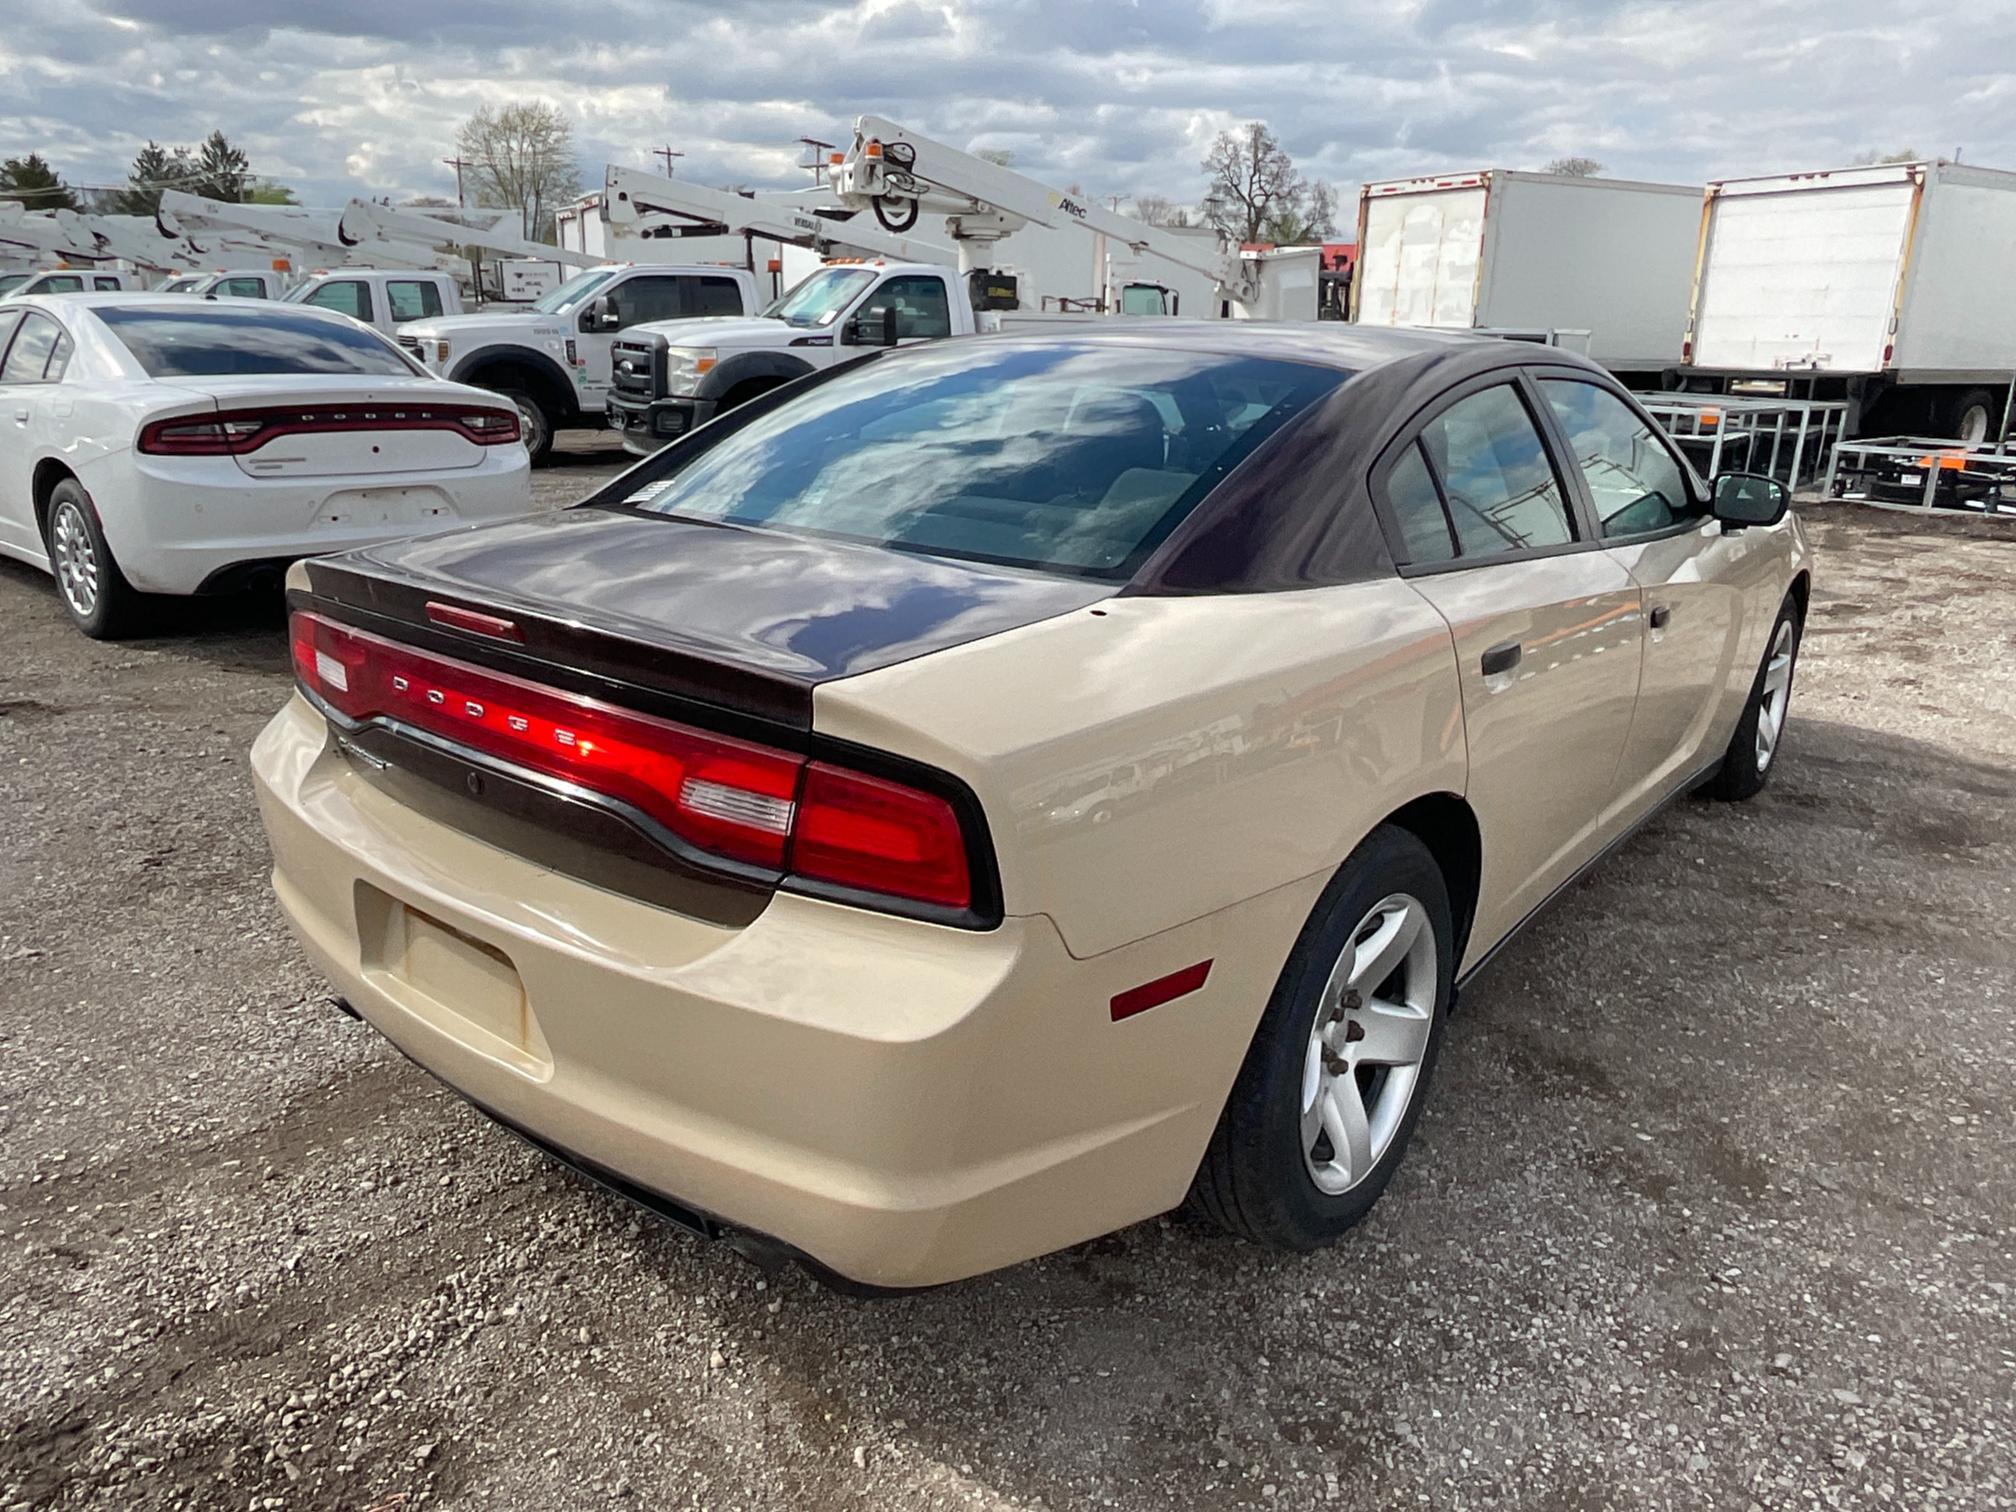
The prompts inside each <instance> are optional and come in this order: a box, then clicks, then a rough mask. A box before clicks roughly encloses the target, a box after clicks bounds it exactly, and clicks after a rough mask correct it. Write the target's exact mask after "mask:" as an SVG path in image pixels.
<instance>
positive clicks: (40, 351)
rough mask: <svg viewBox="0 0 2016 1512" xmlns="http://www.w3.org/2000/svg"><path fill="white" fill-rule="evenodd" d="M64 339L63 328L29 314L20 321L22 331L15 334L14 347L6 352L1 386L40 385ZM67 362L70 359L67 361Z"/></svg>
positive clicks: (2, 365) (0, 366) (2, 364)
mask: <svg viewBox="0 0 2016 1512" xmlns="http://www.w3.org/2000/svg"><path fill="white" fill-rule="evenodd" d="M62 337H63V328H62V327H61V326H59V325H57V324H56V322H55V321H53V320H51V319H50V318H49V317H48V316H46V315H37V314H36V313H35V312H34V311H33V310H30V311H29V312H28V313H27V314H26V315H24V316H23V317H22V318H21V329H20V330H18V331H16V332H15V333H14V343H13V345H12V346H10V347H8V348H7V358H6V360H5V361H4V362H0V383H40V382H41V381H42V373H43V370H44V369H45V368H47V367H48V366H49V358H50V357H51V356H52V355H53V354H54V353H55V350H56V343H57V342H58V341H60V340H61V339H62ZM64 360H65V361H66V362H67V361H68V360H69V359H68V358H65V359H64Z"/></svg>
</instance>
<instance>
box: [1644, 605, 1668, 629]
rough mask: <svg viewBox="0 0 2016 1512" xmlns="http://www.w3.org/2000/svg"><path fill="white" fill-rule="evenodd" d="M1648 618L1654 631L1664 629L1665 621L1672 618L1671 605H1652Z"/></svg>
mask: <svg viewBox="0 0 2016 1512" xmlns="http://www.w3.org/2000/svg"><path fill="white" fill-rule="evenodd" d="M1650 618H1651V621H1652V628H1653V629H1654V630H1664V629H1665V628H1666V621H1668V620H1670V619H1671V618H1673V606H1672V605H1671V604H1654V605H1653V606H1652V613H1651V615H1650Z"/></svg>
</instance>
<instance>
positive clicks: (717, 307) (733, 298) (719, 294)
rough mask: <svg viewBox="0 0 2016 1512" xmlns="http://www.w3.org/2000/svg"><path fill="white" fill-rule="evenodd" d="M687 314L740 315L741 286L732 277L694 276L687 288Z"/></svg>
mask: <svg viewBox="0 0 2016 1512" xmlns="http://www.w3.org/2000/svg"><path fill="white" fill-rule="evenodd" d="M687 294H688V296H689V300H690V304H691V308H690V309H689V310H688V311H687V312H686V313H687V314H689V315H740V314H741V313H742V286H741V285H740V284H738V283H736V282H735V280H734V279H732V278H696V279H694V280H693V281H692V283H691V284H690V285H689V286H688V288H687Z"/></svg>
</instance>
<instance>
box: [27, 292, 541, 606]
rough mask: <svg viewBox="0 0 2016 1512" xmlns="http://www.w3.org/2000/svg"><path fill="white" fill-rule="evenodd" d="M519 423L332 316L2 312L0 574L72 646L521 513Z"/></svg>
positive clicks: (163, 310)
mask: <svg viewBox="0 0 2016 1512" xmlns="http://www.w3.org/2000/svg"><path fill="white" fill-rule="evenodd" d="M527 466H528V464H527V461H526V456H525V447H524V445H523V444H522V442H521V441H520V439H519V432H518V416H517V414H516V412H515V411H514V410H513V409H512V408H511V407H510V406H509V405H508V404H500V402H499V401H498V399H497V397H496V396H495V395H494V394H487V393H484V392H483V391H482V390H480V389H473V388H469V387H467V386H466V385H464V384H460V383H448V382H445V381H443V380H441V379H438V378H434V377H432V376H430V375H429V374H428V373H427V372H426V370H425V369H423V368H421V367H420V366H419V365H418V364H417V363H415V362H413V361H412V360H411V359H410V358H408V357H407V356H406V355H405V354H404V353H403V352H401V351H400V350H399V349H398V347H397V346H395V345H394V344H393V343H392V342H390V341H387V340H386V339H385V338H384V337H383V336H380V335H379V334H378V333H377V332H376V331H372V330H370V329H368V328H366V327H364V326H361V325H359V324H358V323H357V322H356V321H353V320H348V319H346V318H344V317H343V316H340V315H332V314H328V313H325V312H323V311H319V310H312V309H304V308H299V307H295V306H282V305H275V304H273V303H271V302H268V301H252V300H245V301H237V300H206V301H203V302H201V303H197V302H192V301H191V300H188V299H186V298H177V297H174V296H166V297H164V296H159V295H136V294H104V295H96V294H86V295H66V296H60V297H34V298H28V299H18V300H5V301H0V554H4V555H6V556H11V557H15V558H18V559H19V560H21V561H24V562H28V563H30V564H32V565H33V566H36V567H40V568H42V569H44V570H45V571H47V572H50V573H52V574H53V575H54V576H55V578H56V582H57V586H58V588H59V590H60V593H59V597H60V598H61V599H62V602H63V605H64V607H65V608H66V609H68V610H69V612H70V615H71V618H72V619H74V620H75V621H76V623H77V627H78V628H79V629H80V630H82V631H83V632H84V633H85V634H86V635H90V636H93V637H96V638H99V639H109V638H113V637H117V636H120V635H123V634H129V633H131V632H133V631H134V630H137V629H140V628H144V626H145V624H146V620H147V596H148V595H149V594H191V593H216V592H223V591H229V590H232V589H237V588H242V587H245V586H248V585H250V584H253V583H256V582H259V581H262V580H266V579H272V580H274V581H276V582H277V580H278V577H279V574H280V572H281V571H282V570H284V568H285V567H286V565H287V564H288V563H290V562H293V561H296V560H299V559H300V558H302V557H309V556H316V555H320V554H321V553H324V552H330V551H339V550H343V549H345V548H348V547H355V546H367V545H372V544H375V543H378V542H382V541H387V540H392V539H395V538H397V537H400V536H407V535H412V534H415V533H416V532H419V531H423V530H434V529H439V528H441V527H444V526H449V525H453V524H456V523H458V522H462V521H476V520H495V519H502V518H506V517H509V516H512V515H518V514H523V513H525V512H526V511H527V510H529V509H530V508H531V481H530V474H529V472H528V470H527Z"/></svg>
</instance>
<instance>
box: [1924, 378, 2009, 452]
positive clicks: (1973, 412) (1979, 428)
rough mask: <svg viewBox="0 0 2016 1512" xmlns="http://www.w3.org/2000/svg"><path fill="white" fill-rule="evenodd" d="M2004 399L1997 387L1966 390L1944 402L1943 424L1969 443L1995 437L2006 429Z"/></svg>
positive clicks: (1950, 432) (1975, 443) (1954, 436)
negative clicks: (2003, 409) (2003, 427)
mask: <svg viewBox="0 0 2016 1512" xmlns="http://www.w3.org/2000/svg"><path fill="white" fill-rule="evenodd" d="M2002 399H2003V396H2002V395H1999V394H1997V393H1996V392H1995V391H1994V390H1993V389H1985V388H1974V389H1966V390H1963V391H1962V392H1961V393H1959V394H1958V395H1956V396H1955V397H1953V398H1952V399H1949V400H1948V401H1947V402H1946V403H1945V404H1943V405H1942V406H1940V410H1941V413H1940V416H1939V419H1940V421H1941V427H1940V428H1941V429H1942V430H1943V431H1944V432H1945V433H1946V434H1947V435H1950V436H1952V437H1953V438H1954V439H1955V440H1956V441H1965V442H1967V443H1968V444H1969V445H1980V444H1982V443H1985V442H1990V441H1993V440H1994V439H1995V437H1996V434H1997V433H1998V432H1999V431H2000V430H2001V429H2002ZM1970 432H1971V433H1972V434H1969V433H1970Z"/></svg>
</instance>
